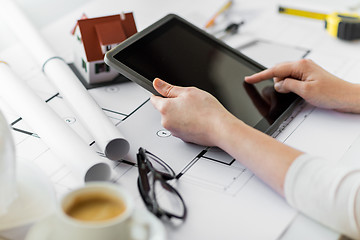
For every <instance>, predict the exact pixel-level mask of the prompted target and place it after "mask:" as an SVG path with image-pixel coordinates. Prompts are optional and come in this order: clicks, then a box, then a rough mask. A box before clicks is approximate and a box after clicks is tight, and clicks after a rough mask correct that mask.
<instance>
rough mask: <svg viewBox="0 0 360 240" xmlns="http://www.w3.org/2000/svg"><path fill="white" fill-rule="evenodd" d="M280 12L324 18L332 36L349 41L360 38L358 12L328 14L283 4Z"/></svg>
mask: <svg viewBox="0 0 360 240" xmlns="http://www.w3.org/2000/svg"><path fill="white" fill-rule="evenodd" d="M279 13H283V14H290V15H295V16H300V17H306V18H313V19H318V20H324V21H325V29H326V31H327V32H328V33H329V34H330V35H331V36H333V37H337V38H339V39H342V40H348V41H351V40H356V39H360V15H359V14H356V13H339V12H333V13H331V14H326V13H318V12H312V11H305V10H300V9H293V8H286V7H282V6H280V7H279Z"/></svg>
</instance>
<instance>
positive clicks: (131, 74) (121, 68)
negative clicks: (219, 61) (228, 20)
mask: <svg viewBox="0 0 360 240" xmlns="http://www.w3.org/2000/svg"><path fill="white" fill-rule="evenodd" d="M173 19H176V20H178V21H180V22H182V23H185V24H186V25H187V26H188V27H190V28H192V29H193V30H196V31H198V32H200V33H202V34H204V35H206V37H208V38H210V39H211V40H212V41H214V42H216V43H217V44H219V45H221V47H223V48H224V49H225V50H226V51H228V52H230V53H231V54H234V55H236V57H240V58H242V59H243V60H245V61H246V62H248V63H249V64H250V65H253V67H254V68H258V69H260V70H265V69H266V68H265V67H264V66H262V65H261V64H259V63H258V62H256V61H254V60H253V59H251V58H249V57H247V56H246V55H244V54H242V53H241V52H239V51H238V50H236V49H234V48H232V47H230V46H229V45H227V44H225V43H224V42H223V41H221V40H219V39H217V38H215V37H214V36H212V35H211V34H209V33H207V32H206V31H204V30H202V29H200V28H198V27H196V26H195V25H193V24H191V23H190V22H188V21H186V20H185V19H183V18H181V17H179V16H177V15H175V14H169V15H167V16H165V17H163V18H162V19H160V20H159V21H157V22H155V23H153V24H152V25H150V26H149V27H147V28H146V29H144V30H142V31H140V32H138V33H136V34H135V35H133V36H131V37H130V38H128V39H126V40H125V41H124V42H122V43H121V44H119V45H118V46H116V47H115V48H113V49H111V50H110V51H108V52H107V53H106V54H105V57H104V60H105V63H106V64H108V65H109V66H110V67H112V68H114V69H115V70H117V71H118V72H119V73H120V74H122V75H124V76H125V77H127V78H128V79H130V80H131V81H133V82H135V83H137V84H138V85H140V86H142V87H143V88H145V89H146V90H148V91H149V92H151V93H153V94H154V95H159V93H158V92H157V91H156V90H155V89H154V87H153V85H152V83H153V82H152V81H153V79H147V78H145V77H144V76H142V75H141V74H139V73H138V72H136V71H134V70H133V69H131V68H129V67H128V66H126V65H125V64H123V63H122V62H120V61H119V60H117V59H116V58H115V57H114V56H115V55H116V54H118V53H119V52H121V51H122V50H124V49H126V48H127V47H128V46H130V45H132V44H135V43H136V42H137V41H139V40H140V39H142V38H143V37H145V36H147V35H148V34H151V33H152V32H153V31H154V30H156V29H158V28H159V27H161V26H163V25H164V24H166V23H168V22H169V21H171V20H173ZM301 100H302V99H301V98H300V97H299V98H297V99H296V100H295V101H294V102H293V103H292V104H290V106H289V107H288V108H287V109H286V110H285V111H284V112H283V113H282V114H281V115H280V116H279V117H278V118H277V120H276V121H275V122H274V123H272V124H271V125H270V126H269V127H265V125H264V124H266V122H265V121H266V119H264V118H263V119H262V120H260V121H259V122H258V123H257V124H256V125H255V126H252V127H254V128H256V129H258V130H260V131H262V132H264V133H266V134H268V135H272V134H273V133H274V132H275V131H276V130H277V129H278V128H279V126H280V125H281V123H283V122H284V121H285V120H286V119H287V118H288V117H289V116H290V115H291V113H292V112H293V109H294V108H295V107H296V106H297V105H298V103H299V102H301ZM266 125H267V124H266Z"/></svg>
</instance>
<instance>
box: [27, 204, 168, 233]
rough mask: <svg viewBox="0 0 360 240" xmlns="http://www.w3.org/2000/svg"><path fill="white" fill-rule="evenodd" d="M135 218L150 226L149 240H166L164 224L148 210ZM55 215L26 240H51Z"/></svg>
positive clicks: (140, 212) (38, 225) (135, 213)
mask: <svg viewBox="0 0 360 240" xmlns="http://www.w3.org/2000/svg"><path fill="white" fill-rule="evenodd" d="M133 217H134V218H135V219H139V220H141V222H148V223H149V225H150V233H149V235H150V238H149V240H165V239H166V231H165V227H164V225H163V223H162V222H161V221H160V220H159V219H158V218H156V217H155V216H154V215H153V214H151V213H149V212H148V211H147V210H135V212H134V215H133ZM57 221H58V219H57V217H56V215H55V214H53V215H51V216H49V217H47V218H45V219H43V220H42V221H40V222H38V223H36V224H35V225H34V226H33V227H32V228H31V229H30V231H29V232H28V234H27V236H26V238H25V240H50V239H51V233H52V232H53V227H54V226H55V225H56V224H57Z"/></svg>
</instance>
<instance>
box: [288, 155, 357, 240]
mask: <svg viewBox="0 0 360 240" xmlns="http://www.w3.org/2000/svg"><path fill="white" fill-rule="evenodd" d="M359 161H360V160H359ZM284 192H285V198H286V200H287V201H288V203H289V204H290V205H291V206H292V207H294V208H296V209H298V210H299V211H301V212H303V213H304V214H305V215H307V216H309V217H311V218H313V219H315V220H317V221H318V222H320V223H322V224H324V225H326V226H328V227H330V228H332V229H334V230H336V231H338V232H341V233H343V234H345V235H347V236H349V237H352V238H355V239H360V169H359V168H357V167H356V168H355V167H353V168H351V166H349V165H343V164H341V163H329V161H327V160H325V159H321V158H319V157H314V156H310V155H307V154H303V155H301V156H299V157H298V158H297V159H296V160H295V161H294V162H293V163H292V165H291V166H290V168H289V170H288V172H287V174H286V178H285V183H284Z"/></svg>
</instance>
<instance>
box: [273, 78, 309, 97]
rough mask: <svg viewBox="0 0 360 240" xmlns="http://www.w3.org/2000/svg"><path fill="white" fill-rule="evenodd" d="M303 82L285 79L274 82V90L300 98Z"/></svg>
mask: <svg viewBox="0 0 360 240" xmlns="http://www.w3.org/2000/svg"><path fill="white" fill-rule="evenodd" d="M304 84H305V82H303V81H299V80H297V79H293V78H285V79H283V80H280V81H276V82H275V84H274V88H275V90H276V91H277V92H279V93H289V92H293V93H296V94H297V95H299V96H301V95H302V92H303V88H304Z"/></svg>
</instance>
